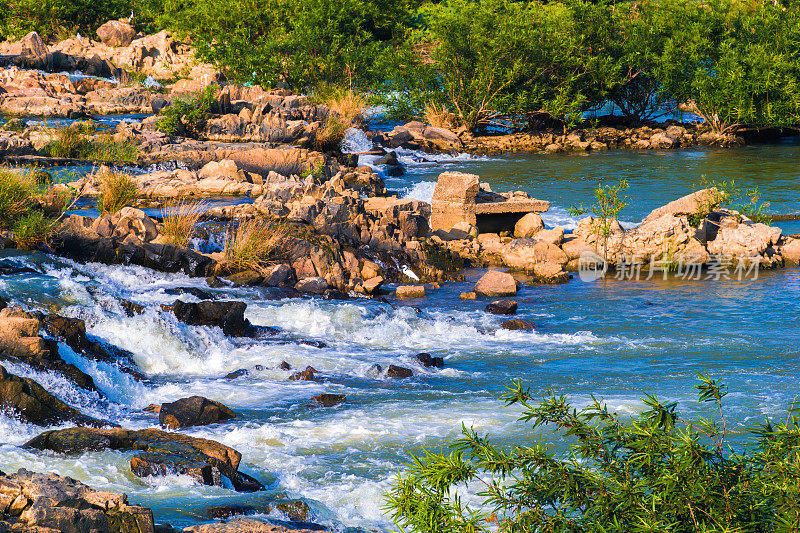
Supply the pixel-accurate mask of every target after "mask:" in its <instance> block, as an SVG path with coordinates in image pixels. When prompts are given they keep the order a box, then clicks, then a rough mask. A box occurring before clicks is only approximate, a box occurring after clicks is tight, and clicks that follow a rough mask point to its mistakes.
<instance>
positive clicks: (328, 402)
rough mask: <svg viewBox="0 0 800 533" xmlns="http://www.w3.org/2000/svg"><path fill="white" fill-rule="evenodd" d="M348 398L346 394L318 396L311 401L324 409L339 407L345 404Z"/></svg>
mask: <svg viewBox="0 0 800 533" xmlns="http://www.w3.org/2000/svg"><path fill="white" fill-rule="evenodd" d="M346 399H347V397H346V396H345V395H344V394H329V393H323V394H317V395H316V396H314V397H313V398H311V401H312V402H314V403H317V404H319V405H321V406H322V407H333V406H334V405H339V404H340V403H343V402H344V401H345V400H346Z"/></svg>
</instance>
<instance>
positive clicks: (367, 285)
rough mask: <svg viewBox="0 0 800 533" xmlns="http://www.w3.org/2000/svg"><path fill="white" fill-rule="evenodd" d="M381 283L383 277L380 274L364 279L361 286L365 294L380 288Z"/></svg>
mask: <svg viewBox="0 0 800 533" xmlns="http://www.w3.org/2000/svg"><path fill="white" fill-rule="evenodd" d="M382 284H383V277H382V276H375V277H374V278H370V279H368V280H365V281H364V283H363V284H362V285H361V287H362V288H363V289H364V292H365V293H367V294H372V293H373V292H375V291H376V290H378V289H379V288H380V286H381V285H382Z"/></svg>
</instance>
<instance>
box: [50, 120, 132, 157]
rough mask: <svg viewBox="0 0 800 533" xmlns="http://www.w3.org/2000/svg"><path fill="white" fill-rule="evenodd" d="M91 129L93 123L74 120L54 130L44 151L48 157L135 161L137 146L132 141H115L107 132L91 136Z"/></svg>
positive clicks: (92, 128) (92, 129)
mask: <svg viewBox="0 0 800 533" xmlns="http://www.w3.org/2000/svg"><path fill="white" fill-rule="evenodd" d="M93 131H94V125H93V124H91V123H87V122H76V123H75V124H72V125H70V126H69V127H66V128H62V129H58V130H54V131H53V132H52V136H53V138H52V139H51V141H50V142H49V143H48V144H47V146H46V147H45V152H46V153H47V154H48V155H49V156H50V157H64V158H69V159H89V160H92V161H105V162H117V161H127V162H136V160H137V157H138V154H139V147H138V146H137V145H136V144H135V143H134V142H132V141H116V140H114V136H113V135H111V134H107V133H106V134H101V135H97V136H96V137H92V136H91V134H92V132H93Z"/></svg>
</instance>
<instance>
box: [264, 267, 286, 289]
mask: <svg viewBox="0 0 800 533" xmlns="http://www.w3.org/2000/svg"><path fill="white" fill-rule="evenodd" d="M292 275H293V273H292V267H290V266H289V265H285V264H283V263H281V264H279V265H275V266H273V267H271V268H270V269H269V270H267V271H266V272H265V273H264V280H263V281H262V283H263V284H264V285H267V286H269V287H279V286H282V285H285V284H287V283H288V282H289V280H290V279H291V278H292Z"/></svg>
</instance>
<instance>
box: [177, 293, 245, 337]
mask: <svg viewBox="0 0 800 533" xmlns="http://www.w3.org/2000/svg"><path fill="white" fill-rule="evenodd" d="M245 309H247V304H246V303H244V302H236V301H207V300H206V301H202V302H197V303H187V302H184V301H182V300H175V304H174V305H173V306H172V310H173V312H174V313H175V316H176V317H177V318H178V320H180V321H181V322H184V323H186V324H189V325H190V326H216V327H219V328H220V329H222V332H223V333H224V334H225V335H229V336H231V337H249V336H252V335H253V334H254V332H255V328H254V327H253V326H252V325H251V324H250V321H249V320H247V319H246V318H245V317H244V311H245Z"/></svg>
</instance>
